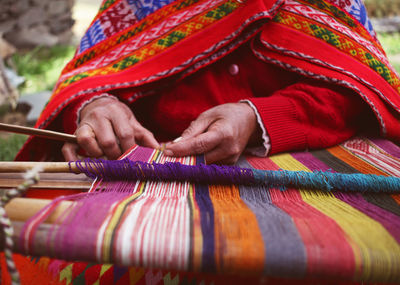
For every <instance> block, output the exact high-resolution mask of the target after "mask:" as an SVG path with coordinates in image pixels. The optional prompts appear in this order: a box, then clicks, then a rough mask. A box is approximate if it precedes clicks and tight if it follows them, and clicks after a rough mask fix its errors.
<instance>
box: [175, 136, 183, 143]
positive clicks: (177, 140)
mask: <svg viewBox="0 0 400 285" xmlns="http://www.w3.org/2000/svg"><path fill="white" fill-rule="evenodd" d="M182 139H183V138H182V137H178V138H176V139H174V140H173V141H172V142H173V143H177V142H179V141H181V140H182Z"/></svg>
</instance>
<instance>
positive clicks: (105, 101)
mask: <svg viewBox="0 0 400 285" xmlns="http://www.w3.org/2000/svg"><path fill="white" fill-rule="evenodd" d="M80 115H81V121H80V122H79V125H78V127H77V129H76V131H75V135H76V137H77V139H78V144H79V146H80V147H81V148H82V149H84V150H85V151H86V153H87V154H88V155H89V156H90V157H101V156H104V155H105V156H106V157H107V158H109V159H117V158H118V157H119V156H120V155H121V154H122V153H123V152H125V151H126V150H127V149H129V148H130V147H131V146H132V145H133V144H135V143H136V144H139V145H142V146H147V147H152V148H158V147H159V144H158V142H157V141H156V139H155V138H154V136H153V134H152V133H151V132H150V131H148V130H147V129H145V128H144V127H143V126H142V125H141V124H140V123H139V122H138V121H137V120H136V118H135V116H134V115H133V113H132V111H131V110H130V109H129V107H128V106H126V105H125V104H124V103H122V102H120V101H118V100H116V99H115V98H107V97H102V98H99V99H96V100H94V101H93V102H91V103H89V104H88V105H86V106H85V107H84V108H83V109H82V111H81V114H80ZM78 148H79V147H78V145H76V144H73V143H65V144H64V146H63V147H62V153H63V155H64V158H65V159H66V160H76V159H77V150H78Z"/></svg>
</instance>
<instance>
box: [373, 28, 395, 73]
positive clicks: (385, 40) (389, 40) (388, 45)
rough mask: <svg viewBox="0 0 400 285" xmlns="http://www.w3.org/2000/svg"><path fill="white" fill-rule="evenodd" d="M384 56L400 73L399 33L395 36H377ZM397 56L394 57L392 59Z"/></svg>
mask: <svg viewBox="0 0 400 285" xmlns="http://www.w3.org/2000/svg"><path fill="white" fill-rule="evenodd" d="M378 38H379V41H380V42H381V44H382V46H383V48H384V50H385V51H386V54H387V55H388V57H389V60H391V64H392V65H393V67H394V68H395V69H396V70H397V72H399V73H400V33H397V34H384V33H382V34H378ZM395 55H397V56H396V57H394V56H395Z"/></svg>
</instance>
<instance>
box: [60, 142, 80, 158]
mask: <svg viewBox="0 0 400 285" xmlns="http://www.w3.org/2000/svg"><path fill="white" fill-rule="evenodd" d="M78 149H79V146H78V145H77V144H74V143H65V144H64V145H63V147H62V148H61V152H62V154H63V156H64V159H65V161H75V160H78V153H77V151H78Z"/></svg>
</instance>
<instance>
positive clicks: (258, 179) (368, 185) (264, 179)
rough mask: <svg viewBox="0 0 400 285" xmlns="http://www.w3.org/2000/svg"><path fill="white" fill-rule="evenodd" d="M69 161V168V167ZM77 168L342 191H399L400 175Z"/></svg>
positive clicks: (123, 175)
mask: <svg viewBox="0 0 400 285" xmlns="http://www.w3.org/2000/svg"><path fill="white" fill-rule="evenodd" d="M71 163H72V162H70V168H71ZM75 164H76V167H77V168H78V169H79V170H80V171H81V172H83V173H85V174H86V175H87V176H88V177H91V178H93V179H95V178H100V179H103V180H105V181H112V180H122V181H123V180H132V181H135V180H152V181H190V182H194V183H199V184H233V185H263V186H265V187H268V188H279V189H282V190H284V189H286V188H296V189H309V190H321V191H344V192H349V191H352V192H379V193H382V192H387V193H396V192H397V193H398V192H400V178H399V177H393V176H389V177H386V176H382V175H374V174H358V173H357V174H342V173H334V172H327V171H316V172H306V171H288V170H278V171H276V170H259V169H250V168H240V167H237V166H219V165H205V164H200V165H184V164H181V163H178V162H167V163H165V164H160V163H155V162H153V163H146V162H141V161H132V160H129V159H127V158H125V159H123V160H103V159H85V160H83V161H80V160H79V161H76V162H75Z"/></svg>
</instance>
